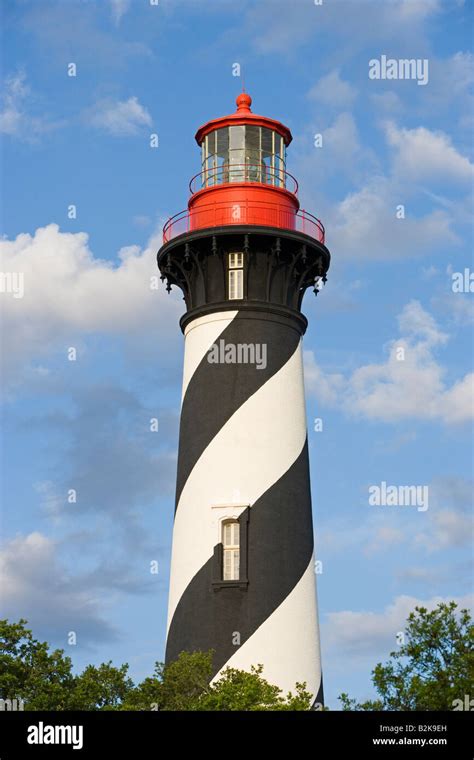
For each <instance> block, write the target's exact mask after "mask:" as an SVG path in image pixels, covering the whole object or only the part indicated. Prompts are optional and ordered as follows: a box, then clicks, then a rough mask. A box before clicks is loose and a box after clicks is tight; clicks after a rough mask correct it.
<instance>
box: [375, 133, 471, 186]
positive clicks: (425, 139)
mask: <svg viewBox="0 0 474 760" xmlns="http://www.w3.org/2000/svg"><path fill="white" fill-rule="evenodd" d="M385 133H386V136H387V140H388V143H389V145H391V146H392V147H393V148H395V150H396V156H395V162H394V170H395V173H396V174H397V175H398V176H400V177H402V178H403V180H406V181H415V182H416V181H422V180H430V179H434V178H439V179H441V180H453V181H460V182H468V181H472V179H473V177H474V165H473V164H471V162H470V161H469V159H468V158H466V156H462V155H461V154H460V153H459V152H458V151H457V150H456V148H454V147H453V145H452V144H451V140H450V138H449V137H448V135H446V134H444V133H443V132H432V131H430V130H429V129H426V128H425V127H417V128H415V129H403V128H402V129H399V128H397V127H396V126H395V125H394V124H393V123H391V122H389V123H387V124H386V126H385Z"/></svg>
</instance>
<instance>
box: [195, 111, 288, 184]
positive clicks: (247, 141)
mask: <svg viewBox="0 0 474 760" xmlns="http://www.w3.org/2000/svg"><path fill="white" fill-rule="evenodd" d="M201 149H202V185H203V187H213V186H214V185H220V184H223V183H227V182H261V183H264V184H268V185H275V186H276V187H285V141H284V139H283V137H282V136H281V135H280V134H279V133H278V132H275V131H274V130H273V129H267V128H266V127H259V126H255V125H253V124H238V125H235V126H230V127H222V128H221V129H215V130H214V131H213V132H210V133H209V134H208V135H206V137H205V138H204V140H203V141H202V146H201Z"/></svg>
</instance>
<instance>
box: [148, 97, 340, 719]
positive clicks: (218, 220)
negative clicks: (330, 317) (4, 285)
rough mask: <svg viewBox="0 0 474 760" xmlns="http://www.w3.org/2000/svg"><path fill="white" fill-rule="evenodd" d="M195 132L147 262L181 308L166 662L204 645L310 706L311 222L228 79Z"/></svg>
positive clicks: (278, 140) (313, 671)
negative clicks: (180, 182)
mask: <svg viewBox="0 0 474 760" xmlns="http://www.w3.org/2000/svg"><path fill="white" fill-rule="evenodd" d="M236 104H237V109H236V111H235V112H234V113H231V114H230V115H228V116H223V117H219V118H215V119H212V120H211V121H208V122H207V123H206V124H204V125H203V126H201V127H199V129H198V130H197V132H196V136H195V138H196V142H197V144H198V145H199V147H200V149H201V170H200V171H199V173H198V174H196V176H195V177H193V179H192V180H191V182H190V184H189V189H190V196H189V200H188V206H187V209H186V210H185V211H183V212H181V213H179V214H176V215H175V216H173V217H172V218H171V219H169V220H168V221H167V222H166V224H165V226H164V229H163V245H162V247H161V248H160V250H159V251H158V257H157V258H158V267H159V269H160V272H161V278H162V280H164V281H165V282H166V287H167V289H168V291H169V290H170V289H171V287H172V286H177V287H178V288H180V289H181V291H182V293H183V297H184V302H185V307H186V311H185V313H184V314H183V316H182V317H181V320H180V326H181V329H182V332H183V334H184V344H185V350H184V369H183V386H182V402H181V420H180V432H179V452H178V469H177V485H176V504H175V517H174V527H173V546H172V558H171V575H170V590H169V606H168V628H167V643H166V662H167V663H169V662H171V661H173V660H174V659H176V658H177V657H178V656H179V654H180V652H182V651H187V652H194V651H198V650H200V651H208V650H211V649H212V650H213V652H214V655H213V680H215V679H218V678H219V676H220V674H221V673H222V671H223V670H224V669H225V668H226V667H233V668H239V669H242V670H250V667H251V666H252V665H258V664H262V665H263V676H264V678H266V680H267V681H269V682H270V683H273V684H276V685H277V686H279V687H280V688H281V689H282V690H283V691H284V693H286V692H287V691H289V690H293V691H294V689H295V684H296V682H306V685H307V689H308V691H310V692H311V693H312V695H313V697H314V702H315V703H319V704H322V702H323V695H322V673H321V656H320V642H319V625H318V611H317V599H316V578H315V557H314V540H313V520H312V509H311V490H310V471H309V457H308V441H307V426H306V412H305V396H304V380H303V363H302V338H303V335H304V333H305V330H306V327H307V324H308V323H307V319H306V317H305V316H304V315H303V313H302V311H301V307H302V301H303V296H304V294H305V292H306V290H307V289H308V288H312V289H313V290H314V292H315V293H316V294H317V292H318V290H319V288H320V284H321V282H325V281H326V272H327V270H328V267H329V261H330V254H329V251H328V249H327V248H326V246H325V244H324V227H323V225H322V223H321V222H320V221H319V220H318V219H317V218H316V217H315V216H313V215H312V214H310V213H308V212H307V211H304V210H302V209H301V208H300V201H299V199H298V183H297V181H296V179H295V178H294V177H293V176H292V175H291V174H289V173H288V172H287V171H286V150H287V148H288V146H289V144H290V142H291V140H292V136H291V132H290V130H289V129H288V128H287V127H286V126H284V125H283V124H282V123H281V122H279V121H277V120H275V119H272V118H268V117H266V116H259V115H257V114H255V113H253V111H252V109H251V105H252V99H251V97H250V96H249V95H248V94H247V93H245V92H242V93H241V94H240V95H239V96H238V97H237V100H236Z"/></svg>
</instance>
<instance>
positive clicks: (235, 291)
mask: <svg viewBox="0 0 474 760" xmlns="http://www.w3.org/2000/svg"><path fill="white" fill-rule="evenodd" d="M228 256H229V258H228V264H229V299H230V300H235V299H238V298H243V297H244V254H243V253H229V255H228Z"/></svg>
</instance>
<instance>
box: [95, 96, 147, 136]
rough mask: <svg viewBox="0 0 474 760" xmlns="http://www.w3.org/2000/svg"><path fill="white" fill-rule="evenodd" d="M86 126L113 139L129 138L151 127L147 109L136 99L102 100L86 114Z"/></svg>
mask: <svg viewBox="0 0 474 760" xmlns="http://www.w3.org/2000/svg"><path fill="white" fill-rule="evenodd" d="M86 119H87V122H88V124H90V125H92V126H93V127H97V128H98V129H102V130H104V131H105V132H108V134H110V135H113V136H114V137H130V136H132V135H136V134H139V132H140V130H141V129H143V128H144V127H150V126H151V125H152V118H151V116H150V114H149V113H148V111H147V109H146V108H145V107H144V106H142V105H141V103H139V101H138V99H137V98H136V97H132V98H129V99H128V100H117V101H114V100H102V101H100V102H99V103H96V104H95V106H93V107H92V108H91V109H89V110H88V111H87V112H86Z"/></svg>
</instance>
